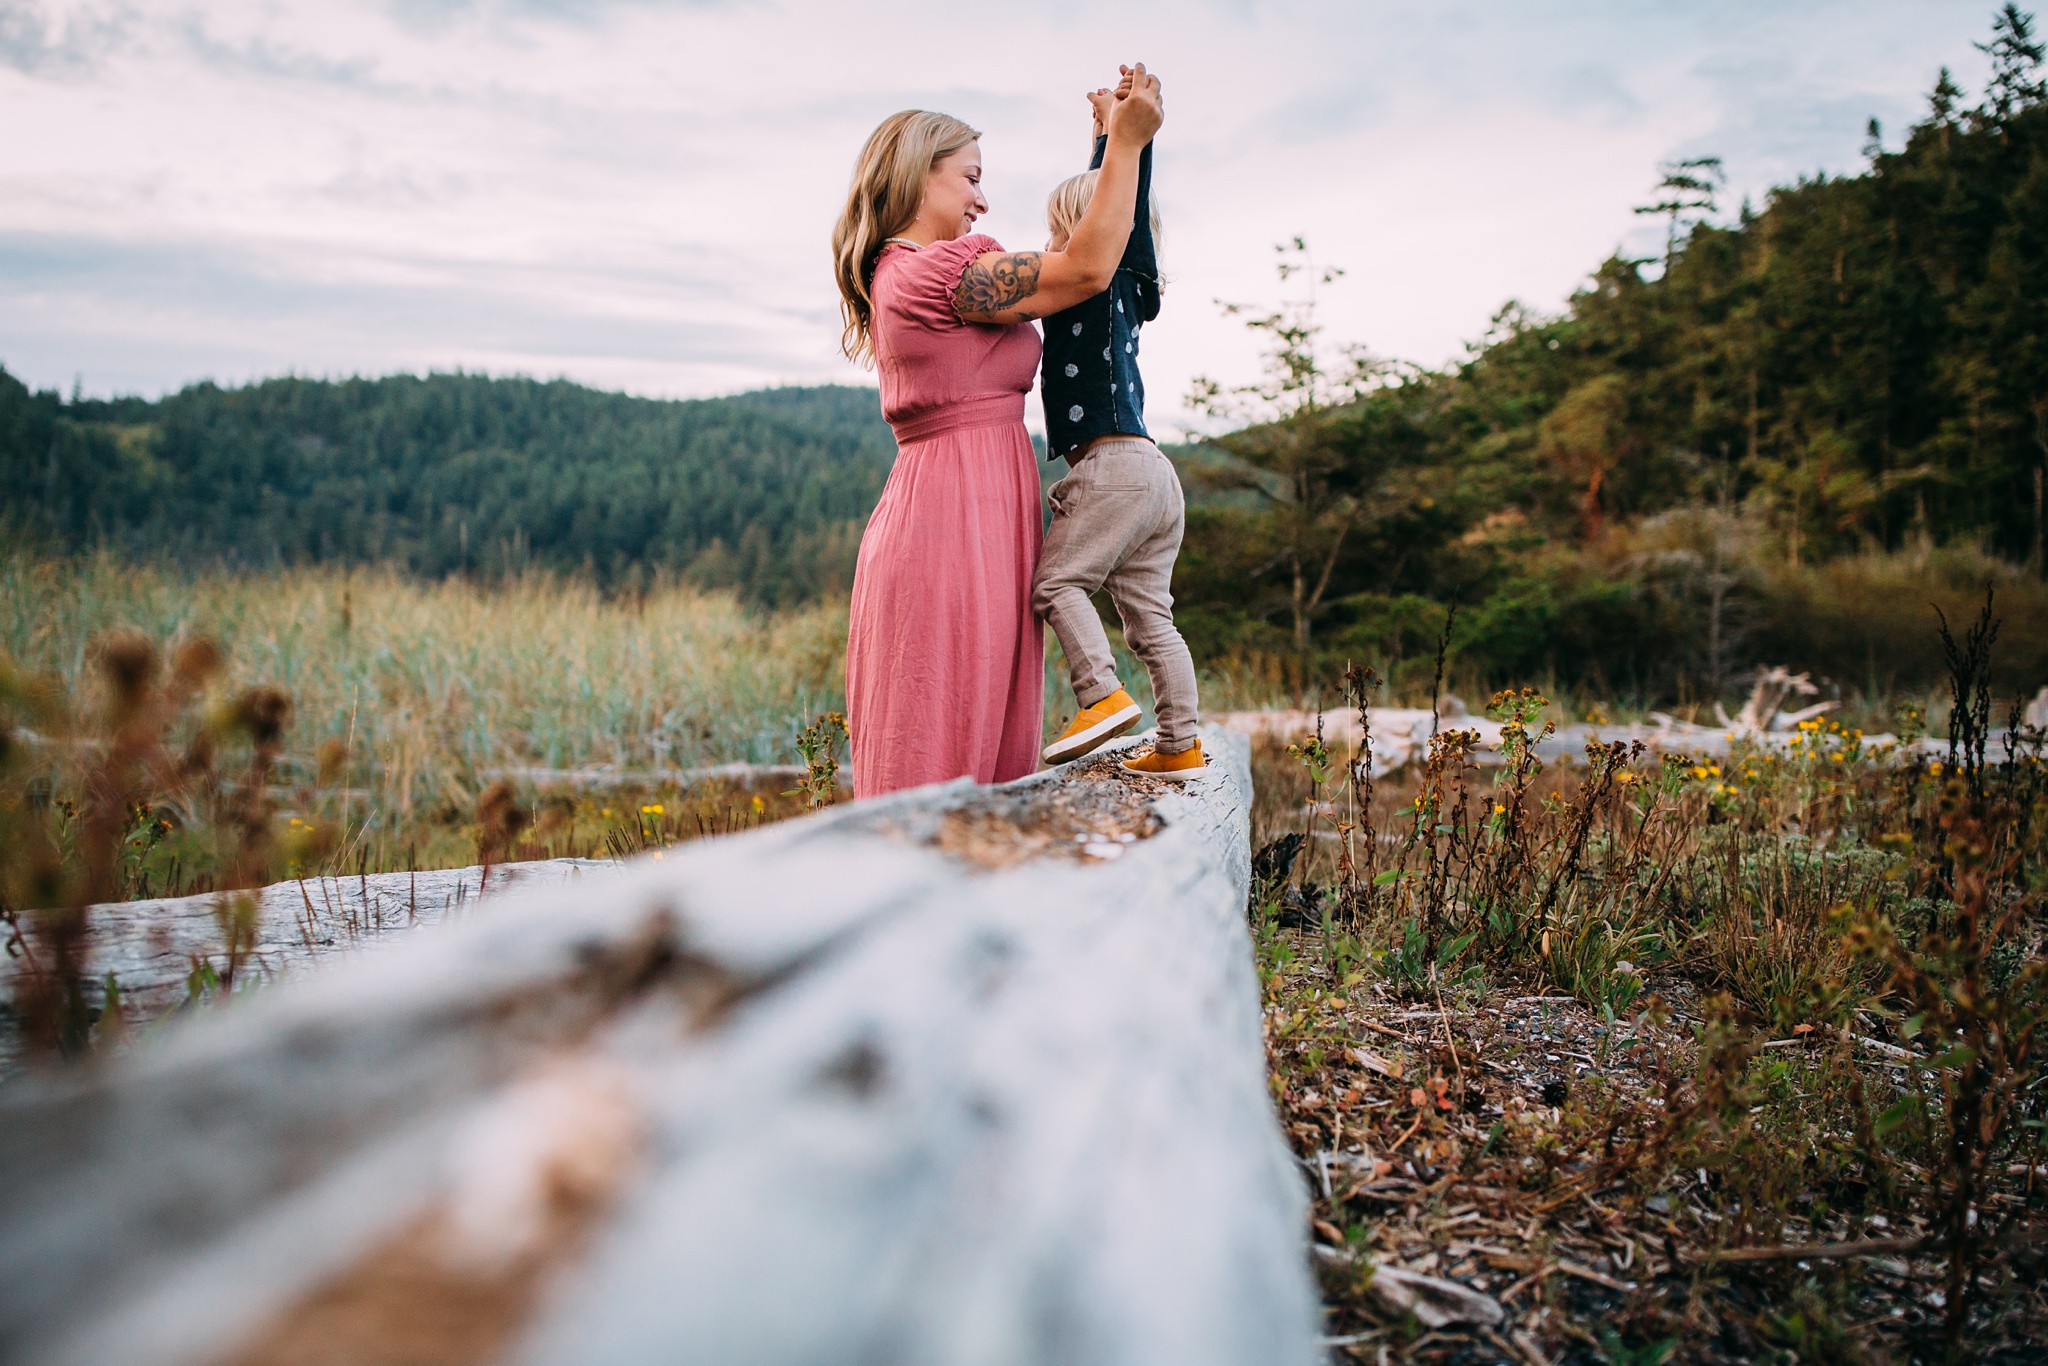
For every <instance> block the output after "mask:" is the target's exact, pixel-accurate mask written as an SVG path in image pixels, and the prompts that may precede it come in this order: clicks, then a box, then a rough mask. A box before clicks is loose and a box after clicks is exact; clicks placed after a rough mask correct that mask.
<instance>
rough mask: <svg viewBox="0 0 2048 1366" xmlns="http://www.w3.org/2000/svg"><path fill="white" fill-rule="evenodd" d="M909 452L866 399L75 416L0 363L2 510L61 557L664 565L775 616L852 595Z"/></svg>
mask: <svg viewBox="0 0 2048 1366" xmlns="http://www.w3.org/2000/svg"><path fill="white" fill-rule="evenodd" d="M894 456H895V445H894V442H893V441H892V440H891V438H890V435H889V428H888V426H887V424H885V423H884V422H883V421H882V417H881V412H880V409H879V407H878V405H877V403H876V401H875V395H874V392H873V391H872V390H868V389H860V388H852V387H839V386H825V387H818V388H807V389H804V388H790V389H772V390H763V391H759V392H756V393H750V394H742V395H739V396H736V397H733V398H719V399H705V400H697V401H689V402H665V401H660V400H654V399H642V398H631V397H628V396H626V395H623V394H609V393H600V392H598V391H596V390H593V389H587V388H584V387H582V386H580V385H576V384H571V383H568V382H566V381H555V382H552V383H540V382H536V381H533V380H525V379H490V378H485V377H482V376H475V375H460V374H456V375H448V374H441V375H431V376H428V377H426V378H415V377H411V376H396V377H391V378H386V379H374V380H364V379H353V380H345V381H339V382H330V381H324V380H308V379H276V380H269V381H265V382H264V383H261V384H255V385H251V386H249V387H247V388H242V389H224V388H220V387H218V386H216V385H213V384H197V385H193V386H191V387H189V388H186V389H184V390H182V391H180V392H179V393H177V394H174V395H171V396H169V397H166V398H164V399H161V400H158V401H154V402H152V401H145V400H142V399H115V400H111V401H108V400H97V399H85V398H74V399H72V400H70V401H68V402H67V401H64V400H62V399H61V398H60V396H59V395H57V394H55V393H50V392H40V393H31V392H30V391H29V390H28V389H27V388H26V387H24V386H23V385H22V384H21V383H20V381H18V380H16V379H15V378H14V377H12V376H11V375H8V374H7V373H6V372H5V371H4V370H0V489H4V490H5V498H6V503H7V507H8V516H9V519H10V520H11V521H12V522H13V523H14V524H15V527H16V529H17V530H23V531H27V532H30V533H31V534H34V535H36V536H38V537H39V538H40V539H42V540H44V541H46V542H48V543H50V544H52V545H54V546H57V547H61V548H77V547H85V546H105V547H107V548H110V549H112V550H115V551H117V552H119V553H121V554H123V555H126V556H130V557H134V558H139V559H151V560H167V561H170V562H173V563H179V564H187V565H195V566H196V565H201V564H212V563H225V564H230V565H238V566H247V567H252V568H268V567H276V566H282V565H290V564H308V563H318V562H334V561H341V562H381V563H389V564H393V565H397V566H400V567H403V568H404V569H407V570H409V571H411V572H414V573H417V574H422V575H427V576H433V577H439V576H443V575H447V574H473V575H478V574H480V575H485V576H491V577H496V576H502V575H504V574H508V573H518V572H524V571H526V570H529V569H549V570H556V571H564V572H571V573H579V574H584V575H587V576H590V577H593V578H594V579H596V580H597V581H598V582H600V583H602V584H604V585H605V586H607V587H618V586H631V585H634V584H643V583H645V582H646V581H647V580H648V579H649V577H650V576H652V575H654V574H657V573H658V572H660V571H663V570H666V571H670V572H671V573H672V574H674V575H679V576H682V577H684V578H687V579H688V580H690V581H692V582H694V583H697V584H698V585H700V586H705V587H736V588H742V589H744V591H745V594H746V596H747V597H748V598H750V599H751V600H752V601H755V602H757V603H761V604H764V605H777V604H786V603H794V602H801V601H809V600H812V599H815V598H819V597H827V596H833V595H838V594H843V593H845V592H846V591H847V590H848V589H849V588H850V587H851V585H852V581H853V560H854V552H855V549H856V547H857V546H858V545H859V542H860V530H861V527H862V526H863V525H864V523H865V522H866V520H867V515H868V512H869V511H870V510H871V509H872V508H873V507H874V503H875V499H876V498H877V497H879V496H880V494H881V490H882V481H883V480H884V479H886V478H887V477H888V472H889V464H890V461H891V460H892V459H893V458H894Z"/></svg>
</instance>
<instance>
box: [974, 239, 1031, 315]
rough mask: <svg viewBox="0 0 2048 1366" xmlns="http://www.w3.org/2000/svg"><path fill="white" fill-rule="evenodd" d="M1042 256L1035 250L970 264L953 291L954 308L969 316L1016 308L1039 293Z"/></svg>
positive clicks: (983, 258)
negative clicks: (1040, 259) (957, 286)
mask: <svg viewBox="0 0 2048 1366" xmlns="http://www.w3.org/2000/svg"><path fill="white" fill-rule="evenodd" d="M1039 257H1040V253H1038V252H1035V251H1017V252H1011V253H1010V254H1009V255H1007V256H995V257H982V258H981V259H979V260H975V261H969V262H968V263H967V269H966V271H965V272H964V273H962V275H961V276H960V287H959V288H958V289H955V290H954V291H953V307H954V309H955V310H956V311H957V312H959V313H960V315H961V316H962V317H966V316H968V315H970V314H975V313H1001V312H1003V311H1004V310H1006V309H1013V308H1015V307H1016V306H1017V305H1018V304H1020V303H1023V302H1024V301H1025V300H1026V299H1028V298H1030V297H1031V296H1032V295H1034V294H1036V293H1037V292H1038V269H1039ZM1027 316H1029V315H1027Z"/></svg>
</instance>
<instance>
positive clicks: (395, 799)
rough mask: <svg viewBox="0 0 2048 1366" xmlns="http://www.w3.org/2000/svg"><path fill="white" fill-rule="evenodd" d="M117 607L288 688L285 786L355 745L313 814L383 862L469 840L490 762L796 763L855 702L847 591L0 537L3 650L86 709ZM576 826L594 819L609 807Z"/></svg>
mask: <svg viewBox="0 0 2048 1366" xmlns="http://www.w3.org/2000/svg"><path fill="white" fill-rule="evenodd" d="M119 627H130V628H133V629H135V630H137V631H139V632H140V633H141V634H142V635H143V636H145V637H147V638H149V639H151V640H154V641H157V642H159V643H162V644H165V645H167V646H168V645H171V644H174V643H175V642H177V641H179V640H184V639H195V638H199V637H208V638H211V639H213V640H216V641H218V642H219V643H220V644H221V646H222V647H223V648H224V650H225V653H226V661H227V662H226V670H225V674H224V677H223V678H222V680H221V688H222V690H223V692H226V693H233V692H235V691H237V690H239V689H242V688H245V687H248V686H251V685H256V684H264V685H270V686H275V687H278V688H281V689H283V690H284V691H285V692H286V693H288V694H289V695H290V698H291V700H292V721H291V726H290V730H289V732H288V736H287V746H286V752H285V755H284V758H283V763H282V768H281V773H280V778H281V780H282V782H283V783H284V784H285V785H286V786H287V787H289V786H291V785H292V784H293V783H295V782H301V781H304V780H308V779H311V778H312V777H313V776H314V773H315V767H316V765H315V762H314V758H313V756H314V755H315V754H316V753H318V752H319V751H320V749H321V747H322V746H323V745H324V744H328V743H329V742H338V743H340V744H341V745H344V746H345V747H346V758H345V761H344V764H343V767H342V768H341V770H340V771H339V772H338V773H335V774H332V775H330V776H329V781H328V782H327V783H324V784H322V790H323V792H324V793H325V794H326V795H327V796H329V797H335V796H336V795H337V794H336V791H335V790H336V789H339V790H340V793H341V794H343V795H340V796H339V797H338V798H337V807H336V809H335V810H333V811H322V812H320V813H317V814H320V815H323V816H327V817H329V818H333V819H338V820H342V821H344V822H345V823H346V824H347V825H348V827H349V828H350V830H351V836H352V838H353V837H354V836H355V835H356V834H358V833H362V832H367V838H368V844H369V858H370V862H371V864H372V865H373V866H375V867H404V866H405V864H406V861H407V859H408V857H411V858H415V859H418V860H420V861H421V865H422V866H431V865H432V864H433V863H436V862H444V861H446V860H447V859H451V858H452V859H454V860H455V861H456V862H458V863H459V862H467V861H469V860H470V859H472V858H473V857H474V852H475V851H474V848H473V842H472V841H471V840H469V839H468V838H467V837H465V836H463V835H462V834H461V831H460V827H461V826H462V825H463V824H464V823H465V822H467V821H468V820H469V819H470V815H471V813H472V812H473V811H474V809H475V807H476V803H477V799H478V797H479V796H480V795H481V794H482V792H483V790H484V789H485V788H487V787H488V786H489V785H490V783H491V781H492V780H493V777H494V774H495V771H496V770H499V769H516V768H524V767H537V768H547V769H573V768H585V767H590V766H598V765H604V766H612V767H614V768H616V769H619V770H625V771H628V772H634V771H638V772H642V773H659V772H661V771H674V770H678V769H688V768H691V767H695V766H699V765H708V764H716V763H722V762H727V761H733V760H746V761H754V762H768V763H789V762H791V761H793V760H794V759H795V757H796V755H795V749H794V741H795V737H796V735H797V734H798V732H799V731H800V729H801V728H802V726H803V724H804V721H805V720H806V719H807V718H808V717H809V716H812V715H815V714H817V713H821V712H826V711H832V710H837V709H840V708H842V707H843V706H844V696H843V694H844V682H843V672H842V670H843V664H842V655H843V651H844V648H845V611H844V608H843V607H842V606H820V607H815V608H809V609H805V610H802V611H797V612H789V613H783V614H780V615H773V616H768V615H762V614H760V613H757V612H753V611H750V610H748V609H746V608H743V607H742V606H741V605H740V604H739V603H738V602H737V601H736V600H735V599H734V598H732V597H731V596H729V595H725V594H716V593H703V592H699V591H696V590H693V589H689V588H683V587H678V586H668V587H662V588H657V589H656V590H654V591H651V592H649V593H646V594H645V595H642V596H630V597H607V596H604V595H602V594H600V593H599V592H598V591H597V590H596V589H594V588H592V587H591V586H590V585H588V584H584V583H578V582H575V581H573V580H563V579H559V578H548V577H540V576H535V577H531V578H525V579H520V580H515V581H512V582H510V583H506V584H502V585H496V586H485V585H479V584H475V583H471V582H466V581H462V580H447V581H444V582H441V583H432V584H429V583H421V582H419V581H416V580H412V579H407V578H403V577H400V576H398V575H395V574H391V573H388V572H384V571H367V570H355V571H352V572H351V571H346V570H341V569H299V570H287V571H283V572H280V573H277V574H271V575H249V574H232V573H212V574H200V575H195V576H181V575H174V574H168V573H163V572H159V571H157V570H153V569H146V568H137V567H134V566H131V565H124V564H121V563H119V562H117V561H115V560H113V559H110V558H107V557H104V556H98V557H87V558H83V559H77V560H62V561H59V560H44V559H35V558H29V557H25V556H22V555H20V554H8V555H4V556H0V659H6V660H11V662H12V663H13V665H14V667H15V668H16V669H17V670H19V671H21V672H22V673H24V674H28V675H31V676H33V675H46V676H49V677H51V678H53V679H54V680H56V682H57V683H58V684H59V685H60V686H61V687H62V689H63V690H64V691H66V692H68V693H70V694H71V695H73V696H75V697H77V698H79V699H80V701H81V703H82V704H83V705H85V706H86V707H88V708H90V707H92V706H94V705H96V701H95V698H94V696H93V673H92V669H91V667H90V655H91V644H92V642H93V641H94V640H96V639H98V638H100V637H102V636H104V635H105V634H106V633H107V632H109V631H111V630H114V629H116V628H119ZM631 786H632V788H633V790H632V791H629V792H626V793H625V794H623V795H624V796H625V797H628V798H631V797H646V796H649V795H650V794H653V793H655V792H656V791H657V790H658V789H659V787H660V779H659V778H658V777H649V778H643V779H642V780H641V781H639V782H638V783H635V784H632V785H631ZM669 795H670V796H671V798H672V797H673V796H674V795H675V793H674V789H673V788H671V789H669ZM586 804H590V805H592V810H591V812H590V813H588V814H589V816H590V817H595V813H596V812H597V811H598V810H600V809H602V808H604V807H612V808H614V809H615V810H616V809H619V808H620V807H621V806H622V802H621V801H620V800H618V799H617V794H613V793H598V794H597V795H596V797H595V799H594V803H586ZM646 804H650V805H651V804H654V803H653V802H652V801H649V802H647V803H646ZM664 804H665V803H664ZM297 814H301V815H304V816H306V817H307V818H309V819H310V818H311V817H312V816H313V815H314V814H316V813H314V812H311V811H304V812H299V813H297ZM599 819H601V818H599ZM583 824H584V827H585V828H586V830H588V831H590V832H591V833H592V834H593V835H595V834H596V833H597V829H596V827H597V819H585V820H584V822H583ZM442 845H446V846H447V847H445V848H443V847H441V846H442ZM350 868H351V870H353V868H354V864H353V863H351V865H350Z"/></svg>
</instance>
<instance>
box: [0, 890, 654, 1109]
mask: <svg viewBox="0 0 2048 1366" xmlns="http://www.w3.org/2000/svg"><path fill="white" fill-rule="evenodd" d="M617 866H618V865H617V864H616V863H615V862H614V861H612V860H610V859H581V858H562V859H540V860H535V861H533V862H528V863H501V864H496V865H494V866H492V867H489V868H485V867H483V866H481V865H472V866H471V867H468V868H442V869H435V870H432V871H422V872H417V873H370V874H367V875H361V876H342V877H325V876H322V877H305V878H294V879H292V880H291V881H289V882H280V883H276V884H275V885H273V886H269V887H265V888H262V889H261V890H260V891H255V892H251V893H248V895H250V896H253V897H254V898H255V901H256V907H255V910H256V922H255V924H256V928H255V935H254V942H253V943H252V945H251V947H250V949H249V951H248V953H247V955H246V958H245V960H244V961H243V962H242V964H241V965H240V968H239V972H240V973H241V975H242V978H243V980H244V981H245V982H246V981H251V980H265V981H267V980H271V979H275V978H277V977H279V976H281V975H282V974H284V973H286V972H288V971H291V970H294V969H297V968H302V967H304V966H306V965H307V964H309V963H313V962H316V961H318V960H320V959H323V958H327V957H331V956H332V955H334V954H335V953H337V952H345V951H347V950H350V949H356V948H366V947H369V946H371V945H373V944H380V943H383V942H385V941H386V940H388V939H390V938H391V937H393V936H395V935H398V934H400V933H402V932H405V931H408V930H414V929H418V928H421V927H423V926H427V925H437V924H439V923H441V921H443V920H445V919H448V918H449V917H451V916H461V915H463V914H465V913H466V912H468V911H469V910H472V909H474V908H475V907H476V906H477V904H478V903H479V902H481V901H482V900H483V899H484V897H485V896H486V895H491V896H496V895H499V894H502V893H505V892H509V891H511V890H513V889H514V888H531V887H536V886H544V885H548V884H552V883H558V882H568V881H573V880H576V879H580V878H583V877H586V876H600V877H601V876H604V875H606V874H608V873H610V872H612V871H613V870H614V869H616V868H617ZM222 895H223V894H221V893H217V892H207V893H201V894H197V895H193V896H176V897H157V898H153V899H151V900H147V901H118V902H110V903H108V904H106V905H101V906H94V907H92V908H91V909H90V910H89V911H88V912H87V913H86V931H85V943H84V946H83V955H84V962H85V964H86V977H87V981H86V983H85V988H86V995H87V998H88V1000H90V1002H91V1003H92V1005H93V1006H94V1007H96V1008H97V1007H98V1006H100V1005H101V1003H102V998H103V994H104V992H103V988H104V984H105V982H106V979H107V977H108V976H109V975H111V976H112V978H113V980H114V981H115V982H116V983H117V984H118V985H119V987H120V990H121V1001H122V1006H123V1015H124V1017H125V1019H126V1021H127V1023H128V1024H130V1025H138V1024H146V1023H148V1022H149V1021H150V1020H151V1019H153V1018H155V1017H157V1016H159V1015H161V1014H163V1013H164V1012H165V1011H167V1010H170V1009H172V1008H174V1007H176V1006H178V1005H181V1004H183V1003H184V1002H185V1000H186V999H187V997H188V994H189V992H190V982H191V979H192V974H193V973H194V971H195V970H198V969H199V968H201V967H202V966H205V967H209V968H211V969H212V970H213V972H214V974H215V976H216V977H218V976H223V975H225V973H226V970H227V966H228V962H227V958H228V955H227V952H226V950H225V948H224V947H223V937H222V934H221V926H220V916H219V911H220V907H221V900H222ZM30 971H32V967H31V965H30V964H29V963H28V962H27V961H25V960H17V961H15V962H13V963H11V964H7V965H6V966H5V967H4V968H0V986H4V990H5V994H6V995H8V996H9V997H12V996H14V995H15V994H17V993H18V992H19V990H20V987H21V983H22V979H23V978H24V977H25V976H26V975H27V974H28V973H29V972H30ZM5 1051H6V1046H5V1041H4V1040H0V1055H4V1054H5ZM5 1070H6V1069H5V1068H4V1067H0V1071H5Z"/></svg>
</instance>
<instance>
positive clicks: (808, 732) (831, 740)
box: [783, 711, 846, 811]
mask: <svg viewBox="0 0 2048 1366" xmlns="http://www.w3.org/2000/svg"><path fill="white" fill-rule="evenodd" d="M845 739H846V717H845V716H844V715H842V714H841V713H839V712H836V711H828V712H826V713H825V714H824V715H822V716H820V717H818V718H817V719H816V720H814V721H812V722H810V724H808V725H806V726H805V727H804V728H803V729H802V730H800V731H798V732H797V737H796V752H797V753H798V754H799V755H801V756H802V757H803V761H804V773H803V776H802V777H801V778H798V779H797V780H796V786H795V787H794V788H792V789H791V790H790V791H788V792H785V793H783V795H784V796H785V797H799V796H800V797H802V798H803V799H804V803H805V805H806V806H808V807H809V808H810V809H811V810H813V811H816V810H818V809H819V808H820V807H825V806H830V805H832V803H833V802H834V801H836V800H838V796H839V746H840V744H841V742H843V741H844V740H845Z"/></svg>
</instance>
